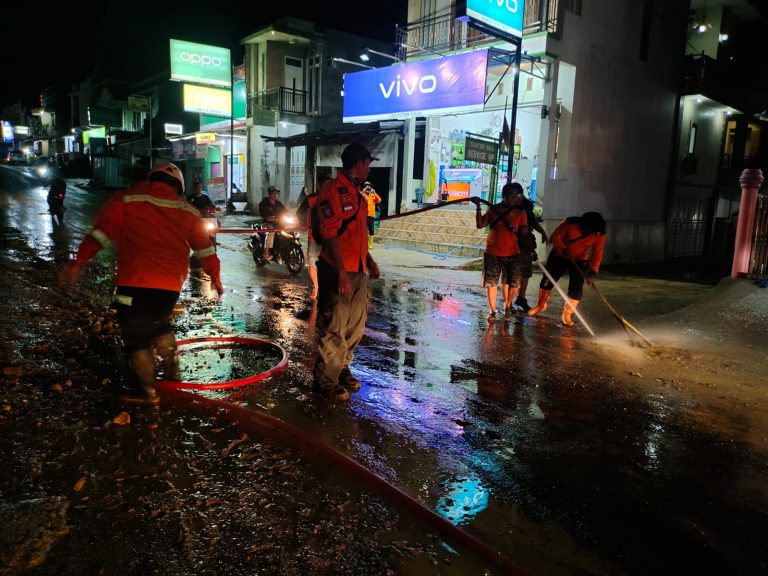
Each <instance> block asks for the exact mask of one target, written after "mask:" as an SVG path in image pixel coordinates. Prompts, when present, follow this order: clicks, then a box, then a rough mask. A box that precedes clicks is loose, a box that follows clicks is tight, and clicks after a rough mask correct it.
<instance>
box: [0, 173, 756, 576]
mask: <svg viewBox="0 0 768 576" xmlns="http://www.w3.org/2000/svg"><path fill="white" fill-rule="evenodd" d="M0 170H3V174H2V177H3V178H9V179H12V180H13V182H14V186H13V187H12V188H13V190H12V191H11V190H10V189H7V190H6V192H5V193H4V194H3V195H2V197H0V230H2V231H3V232H2V233H4V234H9V233H13V234H21V235H22V236H23V237H25V238H26V239H27V241H28V242H29V243H30V244H31V245H33V246H35V247H36V248H37V250H38V251H39V253H40V254H41V255H42V256H44V257H46V258H51V259H59V260H63V259H66V257H67V255H68V253H69V251H70V250H73V249H74V248H75V247H76V245H77V243H78V242H79V240H80V238H81V237H82V235H83V234H84V232H85V230H86V229H87V223H88V221H89V219H90V218H91V217H92V215H93V214H94V212H95V210H96V209H97V208H98V206H100V205H101V203H102V201H103V199H104V198H106V193H104V192H98V191H90V190H84V189H80V188H78V187H76V186H73V185H70V186H69V191H68V195H67V202H66V205H67V207H68V211H67V213H66V217H65V218H66V221H67V225H66V230H59V231H56V232H54V230H53V226H52V223H51V221H50V218H49V217H48V216H47V215H46V213H45V210H46V206H45V192H44V191H43V190H42V189H41V188H40V186H39V185H38V183H36V182H35V181H34V180H33V179H31V178H29V177H27V176H26V175H24V174H23V172H24V170H23V169H8V168H5V167H2V168H0ZM22 184H23V187H21V186H20V185H22ZM242 221H243V219H242V218H232V217H226V218H224V219H223V222H224V225H225V226H229V225H231V224H230V222H231V223H232V224H234V225H238V226H239V225H240V224H241V223H242ZM219 240H220V248H219V255H220V257H221V260H222V270H223V281H224V284H225V286H226V288H227V293H226V296H225V298H224V299H223V300H222V301H221V302H218V303H216V302H214V301H213V300H212V299H211V293H210V289H209V287H208V286H207V282H205V281H204V280H202V281H201V280H199V279H196V278H194V277H193V278H192V279H191V280H190V281H189V282H188V284H187V287H186V288H185V291H184V293H183V295H182V300H181V302H182V304H183V305H184V307H185V310H186V311H185V313H183V314H181V315H180V316H179V317H178V318H177V335H178V336H179V337H180V338H184V337H196V336H204V335H223V334H226V335H230V334H251V335H257V336H260V337H263V338H266V339H269V340H271V341H274V342H277V343H278V344H280V345H281V346H283V347H284V348H285V349H286V350H287V351H288V353H289V356H290V363H289V367H288V369H287V370H286V371H285V372H283V373H282V374H280V375H278V376H277V377H275V378H274V379H273V383H272V386H270V387H268V388H267V389H266V390H264V391H261V392H257V393H252V392H249V391H248V390H247V389H244V390H242V391H238V392H235V393H229V394H226V393H210V394H211V396H213V397H216V398H229V399H234V400H235V401H237V402H239V403H240V404H241V405H243V406H246V407H251V408H253V409H254V410H261V411H267V412H268V413H270V414H272V415H274V416H278V417H280V418H283V419H285V420H287V421H289V422H292V423H294V424H296V425H298V426H300V427H301V428H303V429H304V430H305V431H308V432H310V433H312V434H314V435H317V436H318V437H321V438H323V439H324V440H325V441H327V442H328V443H330V444H331V445H333V446H335V447H337V448H339V449H341V450H342V451H344V452H346V453H347V454H349V455H350V456H352V457H353V458H355V459H356V460H357V461H358V462H360V463H362V464H364V465H365V466H366V467H368V468H369V469H371V470H372V471H374V472H375V473H377V474H378V475H380V476H382V477H384V478H386V479H387V480H389V481H390V482H392V483H393V484H395V485H396V486H398V487H400V488H402V489H403V490H405V491H406V492H408V493H409V494H410V495H412V496H414V497H415V498H417V499H418V500H419V501H421V502H422V503H424V504H426V505H428V506H429V507H431V508H432V509H434V510H435V511H437V512H438V513H440V514H441V515H443V516H444V517H446V518H448V519H450V520H451V521H453V522H455V523H457V524H459V525H461V526H462V527H463V528H465V529H466V530H467V531H468V532H469V533H471V534H473V535H475V536H477V537H478V538H480V539H481V540H482V541H483V542H485V543H487V544H489V545H490V546H492V547H493V548H495V549H497V550H498V551H500V552H502V553H504V554H505V555H506V556H508V557H509V558H511V559H512V560H513V561H515V562H516V563H518V564H519V565H521V566H523V567H525V568H526V569H528V570H530V571H532V572H534V573H540V574H573V573H595V574H612V573H626V574H647V573H707V574H726V573H728V574H730V573H743V574H758V573H765V571H766V570H767V569H768V552H766V549H767V548H768V547H766V545H765V542H767V541H768V520H767V519H768V508H767V507H766V502H767V500H766V493H767V492H766V458H765V456H766V453H765V452H761V451H757V450H755V448H754V446H753V445H750V444H749V443H747V442H744V441H742V440H741V439H739V438H736V437H732V436H729V435H727V434H720V433H717V432H716V431H714V432H713V430H712V429H711V428H709V427H706V426H700V425H698V423H697V419H696V417H695V416H696V413H697V406H696V404H695V402H692V401H690V400H688V399H686V398H683V397H675V396H674V395H670V394H661V393H659V392H657V391H654V390H651V391H645V390H642V389H639V388H638V387H637V386H635V385H634V384H633V380H634V377H633V376H632V375H631V374H630V373H629V372H627V371H626V370H623V369H622V367H621V353H620V352H616V353H615V354H614V353H612V352H611V351H610V349H608V352H607V353H606V350H605V349H603V348H600V347H598V346H597V345H596V344H595V342H594V341H593V340H591V339H590V338H588V336H587V334H586V332H585V331H584V330H583V328H581V327H577V328H576V329H574V330H569V329H565V328H563V327H561V326H560V325H559V324H558V323H557V322H556V321H555V316H556V315H555V314H551V315H548V318H549V320H546V319H544V320H529V319H527V318H516V319H513V320H512V321H510V322H501V321H499V322H497V323H496V324H495V325H491V326H489V325H488V323H487V322H486V321H485V314H486V303H485V299H484V296H483V294H482V292H481V290H480V289H479V288H477V287H471V286H470V287H467V286H466V285H462V284H457V283H455V282H453V281H452V279H451V275H450V274H449V273H448V272H445V271H444V270H443V269H441V268H440V267H439V266H440V261H439V260H436V261H435V263H436V264H437V266H438V267H436V268H434V270H433V272H431V273H430V274H427V275H425V274H420V275H413V276H409V274H408V270H407V268H402V267H400V268H397V272H396V273H388V272H390V271H389V270H388V269H387V265H386V263H391V265H392V270H394V269H395V267H396V266H397V265H398V264H401V263H402V261H403V260H404V257H403V256H402V254H401V253H400V252H398V251H397V250H394V249H387V248H385V247H383V246H381V247H380V246H377V247H376V249H375V251H374V256H375V257H379V259H380V263H381V264H382V273H383V276H384V278H383V280H381V281H379V282H375V283H372V284H371V286H370V292H371V298H370V307H369V320H368V327H367V330H366V334H365V337H364V339H363V341H362V343H361V346H360V347H359V348H358V353H357V357H356V361H355V364H354V367H353V371H354V372H355V374H356V375H357V376H358V377H359V378H360V379H361V380H362V381H363V387H362V389H361V391H360V392H359V393H358V394H356V395H354V397H353V399H352V400H351V402H350V403H349V405H348V406H344V407H330V406H327V405H325V404H324V403H323V402H321V401H319V400H318V399H316V398H314V397H313V396H312V394H311V392H310V391H309V383H310V381H311V372H310V370H311V363H312V358H313V353H314V335H315V331H314V327H313V315H314V310H313V306H312V302H311V301H309V300H308V298H307V295H308V294H309V287H308V282H309V280H308V277H307V276H306V273H304V272H302V273H301V274H300V275H298V276H291V275H290V274H289V273H288V271H287V270H286V269H285V268H284V267H282V266H277V265H274V264H270V265H268V266H267V267H265V268H256V267H255V266H254V264H253V261H252V259H251V255H250V253H249V252H248V250H247V248H246V247H245V244H246V240H247V237H246V236H244V235H220V236H219ZM475 274H477V275H478V276H479V273H475ZM535 280H536V278H534V281H535ZM532 287H535V284H534V283H532ZM533 292H534V290H530V293H531V294H532V293H533ZM692 378H696V376H695V375H693V376H692ZM465 569H467V567H466V566H464V567H463V568H462V567H461V564H460V563H458V564H456V565H455V570H456V571H455V572H452V573H469V572H466V571H464V572H462V570H465Z"/></svg>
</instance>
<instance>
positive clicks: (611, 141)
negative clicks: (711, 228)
mask: <svg viewBox="0 0 768 576" xmlns="http://www.w3.org/2000/svg"><path fill="white" fill-rule="evenodd" d="M686 4H687V3H686V2H685V0H668V1H667V2H665V3H663V4H661V3H656V4H654V6H655V7H656V8H655V12H654V16H653V19H652V24H651V37H650V43H649V46H650V49H649V53H648V57H647V60H641V59H640V57H639V53H640V32H641V23H642V16H643V3H642V2H632V1H631V0H622V1H616V0H610V1H609V0H603V1H596V2H591V3H584V5H583V11H582V15H581V16H580V17H579V16H575V15H573V14H572V13H570V12H565V20H564V25H563V37H562V39H561V40H560V41H554V42H553V43H552V45H551V52H552V53H554V54H555V55H556V56H557V57H558V58H559V59H560V61H561V63H565V64H567V65H561V66H560V77H559V85H558V91H557V95H558V100H559V101H560V102H561V104H562V108H563V116H562V118H561V121H560V136H559V149H558V157H557V168H558V169H557V174H553V171H552V170H551V169H548V170H546V174H547V179H548V180H547V182H546V198H545V203H544V218H545V219H546V220H550V221H553V222H559V221H560V220H561V219H562V218H565V217H567V216H572V215H576V214H581V213H583V212H586V211H593V210H595V211H599V212H601V213H602V214H603V215H604V216H605V218H606V220H607V221H608V223H609V229H608V248H607V251H606V262H610V261H612V260H615V259H616V260H623V261H626V260H629V259H647V260H653V259H660V258H662V257H663V256H664V232H665V223H664V217H665V206H666V197H667V189H668V176H669V163H670V159H671V146H672V141H673V133H674V129H675V126H674V119H675V108H676V100H677V96H676V94H675V86H676V80H677V79H678V78H679V73H680V71H679V65H678V64H679V61H680V58H679V57H675V56H674V53H675V47H678V48H679V54H680V57H682V54H683V47H682V39H684V31H683V28H680V29H675V28H674V25H673V23H675V22H681V21H682V24H683V25H685V17H686ZM661 17H663V18H664V20H663V21H662V20H661ZM681 19H682V20H681ZM678 37H679V38H680V39H679V40H678ZM678 44H679V46H678ZM571 85H572V86H573V90H572V93H571V91H570V86H571ZM540 178H541V176H540Z"/></svg>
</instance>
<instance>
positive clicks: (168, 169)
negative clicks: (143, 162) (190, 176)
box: [147, 163, 185, 195]
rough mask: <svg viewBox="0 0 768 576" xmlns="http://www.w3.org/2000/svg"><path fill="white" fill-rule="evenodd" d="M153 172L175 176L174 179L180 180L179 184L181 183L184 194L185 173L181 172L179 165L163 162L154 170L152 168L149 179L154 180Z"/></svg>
mask: <svg viewBox="0 0 768 576" xmlns="http://www.w3.org/2000/svg"><path fill="white" fill-rule="evenodd" d="M153 174H158V175H159V174H163V175H165V176H169V177H171V178H173V179H174V180H176V181H178V182H179V184H181V193H182V195H183V194H184V190H185V188H184V174H182V173H181V170H179V167H178V166H176V164H171V163H168V164H162V165H160V166H156V167H155V168H153V169H152V170H150V172H149V174H148V175H147V180H152V179H153V178H152V175H153Z"/></svg>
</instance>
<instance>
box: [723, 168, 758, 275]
mask: <svg viewBox="0 0 768 576" xmlns="http://www.w3.org/2000/svg"><path fill="white" fill-rule="evenodd" d="M739 184H741V204H739V221H738V222H737V224H736V243H735V245H734V247H733V268H731V277H732V278H737V277H739V276H746V275H747V273H748V272H749V260H750V257H751V255H752V234H753V232H754V230H755V213H756V212H757V192H758V191H759V190H760V186H761V185H762V184H763V171H762V170H760V169H757V168H755V169H751V168H748V169H746V170H744V171H743V172H742V173H741V177H739Z"/></svg>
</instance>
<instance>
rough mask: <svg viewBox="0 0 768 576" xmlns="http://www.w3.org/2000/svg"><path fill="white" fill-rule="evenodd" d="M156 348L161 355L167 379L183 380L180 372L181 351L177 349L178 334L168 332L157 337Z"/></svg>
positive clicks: (161, 365)
mask: <svg viewBox="0 0 768 576" xmlns="http://www.w3.org/2000/svg"><path fill="white" fill-rule="evenodd" d="M155 348H156V349H157V354H158V355H159V356H160V367H161V368H162V370H163V378H164V379H165V380H173V381H174V382H181V373H180V372H179V352H178V350H177V349H176V336H174V334H173V332H168V333H167V334H163V335H161V336H158V337H157V338H155Z"/></svg>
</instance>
